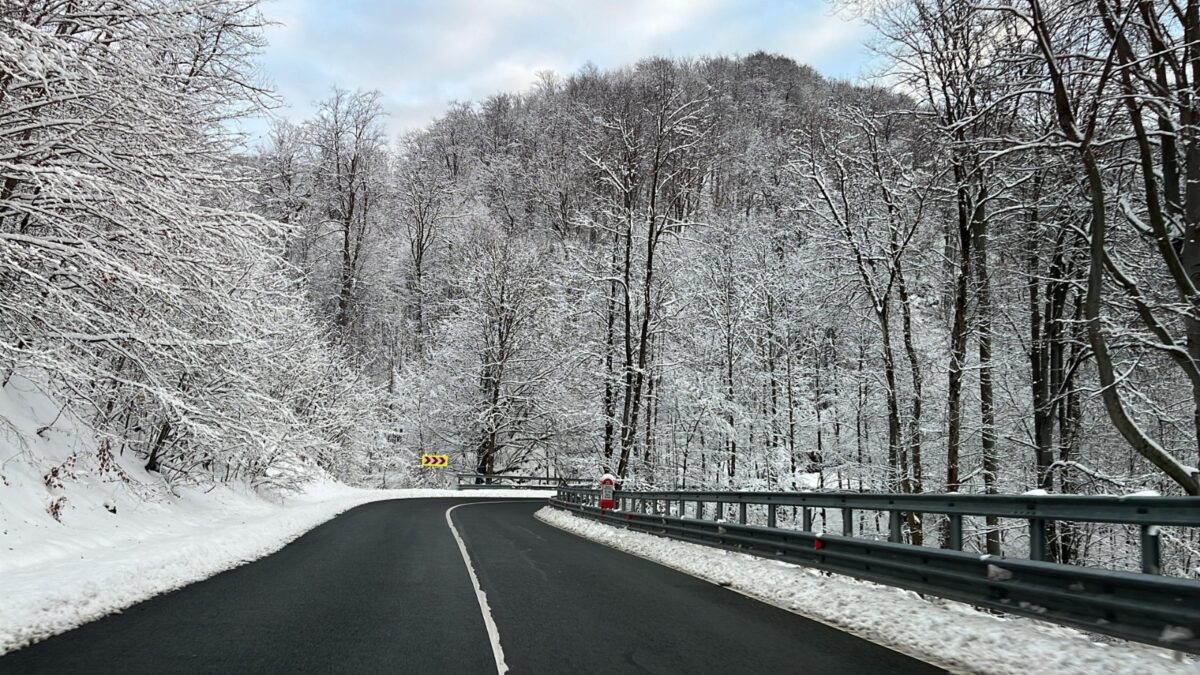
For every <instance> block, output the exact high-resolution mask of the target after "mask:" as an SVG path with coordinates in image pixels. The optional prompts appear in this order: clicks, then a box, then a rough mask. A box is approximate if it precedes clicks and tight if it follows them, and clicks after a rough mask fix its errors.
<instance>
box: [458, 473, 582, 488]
mask: <svg viewBox="0 0 1200 675" xmlns="http://www.w3.org/2000/svg"><path fill="white" fill-rule="evenodd" d="M454 475H455V478H457V479H458V486H457V489H459V490H553V489H554V488H557V487H561V486H564V485H590V484H592V483H594V482H595V481H593V480H590V479H587V478H561V477H559V476H515V475H508V474H482V473H457V474H454Z"/></svg>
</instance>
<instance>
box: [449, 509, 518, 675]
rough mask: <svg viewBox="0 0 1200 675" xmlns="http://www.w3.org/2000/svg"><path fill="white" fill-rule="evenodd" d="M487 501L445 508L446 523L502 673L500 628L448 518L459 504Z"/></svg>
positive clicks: (462, 543) (452, 521)
mask: <svg viewBox="0 0 1200 675" xmlns="http://www.w3.org/2000/svg"><path fill="white" fill-rule="evenodd" d="M487 503H489V502H466V503H464V504H455V505H454V506H451V507H450V508H448V509H446V524H447V525H449V526H450V534H453V535H454V541H456V542H458V550H459V552H460V553H462V557H463V563H465V564H466V566H467V574H468V575H470V577H471V585H472V586H473V587H474V588H475V599H476V600H478V601H479V611H480V612H481V613H482V614H483V625H484V627H485V628H486V629H487V634H488V640H489V641H490V642H491V643H492V657H493V658H494V659H495V660H496V673H497V674H498V675H504V674H505V673H507V672H508V664H507V663H505V662H504V648H503V647H501V646H500V629H499V628H497V627H496V620H495V619H493V618H492V608H491V607H490V606H488V601H487V593H485V592H484V591H483V586H482V585H480V583H479V577H477V576H475V567H474V566H473V565H472V564H471V555H470V554H469V553H467V544H466V542H464V541H463V538H462V537H461V536H460V535H459V534H458V528H456V527H454V520H453V519H451V518H450V514H451V513H452V512H453V511H454V509H457V508H458V507H460V506H470V505H471V504H487Z"/></svg>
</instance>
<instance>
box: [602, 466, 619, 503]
mask: <svg viewBox="0 0 1200 675" xmlns="http://www.w3.org/2000/svg"><path fill="white" fill-rule="evenodd" d="M616 487H617V479H616V478H615V477H614V476H613V475H612V474H611V473H606V474H604V476H603V477H601V478H600V510H601V511H611V510H612V509H614V508H616V506H617V500H616V495H614V494H613V493H614V492H615V491H616Z"/></svg>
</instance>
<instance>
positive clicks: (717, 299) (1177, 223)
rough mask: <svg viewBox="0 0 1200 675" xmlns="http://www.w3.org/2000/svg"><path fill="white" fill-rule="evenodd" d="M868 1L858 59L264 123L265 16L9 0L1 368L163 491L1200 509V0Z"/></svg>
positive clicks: (638, 74) (614, 74)
mask: <svg viewBox="0 0 1200 675" xmlns="http://www.w3.org/2000/svg"><path fill="white" fill-rule="evenodd" d="M838 9H839V10H840V11H858V12H861V13H862V14H863V15H864V16H865V17H866V18H867V19H868V20H869V21H870V23H871V24H872V25H873V26H874V27H875V29H876V31H877V34H878V38H877V40H876V43H875V44H874V48H875V49H876V50H877V51H878V55H879V61H880V68H879V72H878V73H876V74H875V76H874V77H872V78H870V79H864V80H863V81H862V82H861V83H850V82H845V81H834V80H829V79H826V78H824V77H822V76H821V75H820V74H819V73H817V72H816V71H814V70H813V69H812V68H810V67H808V66H806V65H804V64H799V63H796V62H794V61H792V60H790V59H788V58H785V57H783V56H778V55H772V54H767V53H755V54H750V55H748V56H709V57H696V58H687V59H684V58H674V59H668V58H652V59H647V60H643V61H640V62H638V63H635V64H629V65H627V66H626V67H622V68H616V69H599V68H596V67H590V66H589V67H585V68H583V69H581V70H579V71H578V72H575V73H571V74H556V73H550V72H545V73H542V74H540V75H539V77H538V79H537V81H536V82H535V83H532V84H531V86H530V87H529V88H528V89H527V90H525V91H521V92H508V93H497V94H496V95H494V96H491V97H489V98H487V99H485V100H481V101H464V102H460V103H456V104H454V105H452V106H450V107H449V108H448V109H447V110H445V111H444V113H443V114H442V115H441V116H440V117H438V118H437V119H436V120H435V121H433V122H432V123H430V124H429V125H428V126H426V127H425V128H422V129H417V130H412V131H409V132H406V133H404V134H403V135H401V136H399V137H392V136H390V135H389V134H388V133H387V132H386V131H385V129H386V114H385V107H384V105H383V104H382V100H381V99H382V96H383V95H384V94H386V92H382V93H381V92H372V91H351V90H345V89H339V88H335V89H333V90H331V91H330V92H329V94H328V97H327V98H325V99H324V100H323V101H321V102H320V103H319V107H318V110H317V112H316V114H315V115H313V116H312V117H311V118H310V119H306V120H295V121H284V120H277V121H276V122H275V123H273V125H272V127H271V129H270V132H269V134H268V135H267V136H266V137H264V138H245V137H243V136H241V135H239V134H238V133H236V132H235V131H234V129H236V128H237V127H236V125H235V124H234V122H235V121H236V120H238V119H244V118H247V117H250V116H255V115H261V114H263V111H264V109H267V108H270V107H272V106H274V105H276V104H278V101H277V100H276V99H274V97H273V95H272V93H271V91H270V84H269V83H267V82H264V81H263V78H262V77H261V76H260V74H259V72H258V69H257V67H256V61H255V59H256V55H257V54H258V52H259V50H260V49H261V48H262V46H263V31H262V28H263V19H262V17H261V16H260V14H259V8H258V7H257V5H256V3H255V2H253V1H251V0H136V1H134V2H110V1H108V0H22V1H19V2H6V3H4V5H3V6H2V7H0V384H3V385H4V386H9V385H10V381H12V380H13V379H14V378H15V377H18V376H19V377H21V378H24V379H26V380H29V381H33V382H37V383H39V386H41V387H43V388H45V389H46V390H48V391H51V392H53V394H54V395H55V397H56V400H58V401H61V402H62V405H63V412H62V414H64V415H72V416H74V417H76V418H79V419H81V420H84V421H86V423H87V424H88V425H89V426H90V427H91V428H93V429H95V431H96V432H97V434H98V436H97V437H98V438H100V439H102V441H101V442H100V443H99V445H98V447H95V448H92V449H90V450H89V451H88V452H87V453H81V454H80V456H78V457H75V456H73V457H72V459H71V460H70V461H71V462H73V463H76V464H78V465H81V466H82V465H85V464H86V465H87V466H89V467H92V468H93V470H95V471H99V472H103V471H105V470H109V469H110V468H111V467H113V466H114V465H113V458H114V457H115V456H124V457H128V456H135V457H137V458H138V460H139V461H140V462H142V463H143V464H144V465H145V467H146V468H147V469H148V470H150V471H151V472H155V473H158V474H161V475H162V476H163V477H164V479H165V480H168V481H183V482H199V483H205V482H223V481H235V480H236V481H245V482H248V483H251V484H255V485H262V484H269V485H278V486H287V485H292V484H295V483H297V482H299V481H302V480H304V478H305V476H307V475H309V473H310V472H311V470H312V467H319V468H320V469H322V470H324V471H326V472H328V473H330V474H332V475H333V476H335V477H337V478H338V479H340V480H343V481H346V482H350V483H360V484H370V485H378V484H386V485H393V484H399V485H430V484H435V483H436V484H441V481H444V480H445V479H446V476H447V474H446V473H437V472H434V471H429V470H425V471H424V472H422V469H420V467H419V462H418V461H417V456H418V455H419V454H420V453H424V452H435V453H448V454H450V455H451V465H452V467H453V468H454V470H458V471H465V472H479V473H533V474H551V475H562V476H579V477H594V476H598V475H600V474H601V473H603V472H604V471H611V472H612V473H614V474H616V475H617V476H618V477H619V479H620V480H621V481H623V483H624V484H626V485H628V486H636V487H659V488H664V489H667V488H692V489H696V488H700V487H710V488H713V489H717V488H731V489H761V490H780V489H782V490H792V489H831V490H834V489H840V490H851V491H876V492H905V493H918V492H953V491H958V492H971V493H998V492H1004V493H1011V492H1023V491H1027V490H1033V489H1040V490H1045V491H1048V492H1055V493H1094V494H1111V493H1117V494H1127V493H1130V492H1135V491H1139V490H1154V491H1157V492H1159V493H1162V494H1200V477H1198V474H1197V470H1196V468H1194V467H1195V466H1196V465H1197V464H1198V463H1200V437H1198V434H1197V427H1198V426H1200V290H1198V286H1200V241H1198V240H1197V228H1198V227H1200V126H1198V122H1197V119H1200V47H1197V44H1196V43H1197V36H1200V1H1197V0H1188V2H1186V3H1177V2H1145V1H1143V2H1126V1H1123V0H1089V1H1088V2H1079V3H1076V2H1062V1H1059V0H1014V1H1013V2H1003V3H987V2H984V3H973V2H966V1H965V0H893V1H892V2H888V3H883V4H879V5H870V6H865V7H853V8H848V7H840V8H838ZM0 413H2V411H0ZM4 422H5V419H4V418H3V417H2V416H0V426H3V424H4ZM0 459H8V458H0ZM909 526H910V530H911V531H910V536H911V537H912V538H913V539H915V540H917V541H919V538H920V536H921V531H920V526H919V525H917V524H914V523H910V524H909ZM926 531H927V534H928V536H930V537H932V536H934V531H933V529H932V525H931V526H929V527H927V528H926ZM993 534H994V532H993ZM989 536H990V535H989ZM990 543H991V541H990V539H989V545H990Z"/></svg>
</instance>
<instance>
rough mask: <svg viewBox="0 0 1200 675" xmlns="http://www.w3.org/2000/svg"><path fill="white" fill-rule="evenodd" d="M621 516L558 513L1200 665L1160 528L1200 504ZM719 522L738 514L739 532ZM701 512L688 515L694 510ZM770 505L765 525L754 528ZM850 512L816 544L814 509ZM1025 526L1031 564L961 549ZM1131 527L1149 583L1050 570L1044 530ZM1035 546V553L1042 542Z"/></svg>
mask: <svg viewBox="0 0 1200 675" xmlns="http://www.w3.org/2000/svg"><path fill="white" fill-rule="evenodd" d="M616 498H617V500H618V506H619V507H621V508H620V510H617V511H602V510H601V509H600V508H599V506H598V499H599V491H598V490H595V489H584V488H577V487H567V486H563V487H560V488H558V495H557V497H555V498H554V499H551V500H550V503H551V505H552V506H555V507H557V508H561V509H567V510H570V511H574V512H576V513H578V514H580V515H583V516H587V517H590V518H593V519H596V520H600V521H601V522H607V523H610V524H613V525H618V526H624V527H629V528H632V529H635V530H640V531H643V532H649V533H651V534H657V535H662V536H666V537H670V538H673V539H681V540H684V541H690V542H693V543H698V544H704V545H707V546H715V547H719V548H724V549H729V550H735V551H741V552H744V553H751V554H754V555H758V556H763V557H768V558H775V559H782V560H786V561H788V562H793V563H797V564H800V565H805V566H808V567H814V568H817V569H821V570H824V571H828V572H835V573H838V574H846V575H849V576H853V577H856V578H860V579H865V580H868V581H873V582H876V583H881V584H886V585H889V586H897V587H900V588H905V589H908V590H913V591H917V592H920V593H928V594H930V595H937V596H940V597H944V598H948V599H951V600H957V601H960V602H966V603H969V604H972V605H976V606H979V607H985V608H989V609H995V610H1000V611H1004V612H1011V613H1014V614H1021V615H1025V616H1030V617H1033V618H1036V619H1041V620H1043V621H1051V622H1054V623H1059V624H1063V625H1067V626H1074V627H1076V628H1082V629H1084V630H1089V631H1093V632H1097V633H1103V634H1106V635H1111V636H1114V637H1119V638H1123V639H1127V640H1136V641H1138V642H1145V643H1149V644H1154V645H1158V646H1161V647H1165V648H1168V649H1175V650H1179V651H1186V652H1191V653H1197V654H1200V582H1198V581H1194V580H1189V579H1181V578H1176V577H1167V576H1161V575H1159V574H1157V572H1158V571H1159V556H1160V549H1159V537H1158V532H1157V527H1158V526H1164V525H1171V526H1187V527H1197V526H1200V498H1195V497H1087V496H1066V495H957V494H937V495H934V494H922V495H909V494H857V493H764V492H621V491H618V492H617V493H616ZM710 503H712V504H715V505H717V506H716V507H715V508H713V509H712V513H713V515H714V516H715V515H717V514H718V513H720V514H721V516H724V515H727V514H726V513H725V511H726V509H727V508H728V506H727V505H730V504H737V505H738V507H737V521H738V522H736V523H734V522H726V521H724V520H715V519H714V520H710V519H705V518H704V516H705V513H706V508H705V504H710ZM689 504H691V505H693V509H692V513H693V515H694V516H695V517H690V516H688V515H687V511H688V505H689ZM752 505H760V506H765V507H766V510H767V526H766V527H763V526H759V525H750V524H748V523H747V517H748V514H747V509H748V507H749V506H752ZM779 506H796V507H798V508H799V509H802V511H803V518H802V520H801V523H802V529H800V530H794V529H785V528H780V527H776V524H777V519H776V515H777V513H776V512H777V509H778V507H779ZM815 508H835V509H841V510H842V512H843V518H842V521H843V533H842V534H841V535H836V534H828V533H823V534H822V533H817V532H815V531H813V528H812V522H813V521H812V509H815ZM854 511H879V512H887V513H888V514H889V518H888V524H889V527H888V538H889V541H876V540H870V539H863V538H856V537H854V536H853V529H852V528H853V523H854V519H853V517H852V515H853V512H854ZM906 513H923V514H924V513H934V514H944V515H947V516H949V519H950V527H951V530H950V535H951V536H950V540H951V543H952V544H953V545H954V546H953V548H949V549H939V548H933V547H928V546H917V545H912V544H905V543H901V542H902V523H903V520H904V516H905V514H906ZM988 515H994V516H998V517H1001V518H1022V519H1026V520H1028V521H1029V523H1030V524H1029V531H1030V535H1031V539H1030V541H1031V546H1030V558H1031V559H1028V560H1026V559H1020V558H1010V557H1006V556H989V555H978V554H975V553H969V552H964V551H962V550H961V548H962V517H963V516H988ZM1050 521H1079V522H1104V523H1117V524H1130V525H1137V526H1140V528H1141V531H1142V538H1141V543H1142V568H1143V570H1144V571H1143V572H1142V573H1140V574H1139V573H1136V572H1120V571H1114V570H1106V569H1096V568H1090V567H1081V566H1077V565H1066V564H1060V563H1054V562H1047V561H1046V560H1045V558H1046V549H1045V532H1046V523H1047V522H1050ZM1034 542H1039V543H1034Z"/></svg>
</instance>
